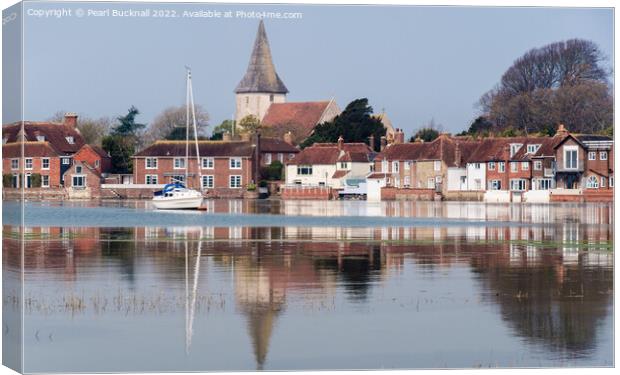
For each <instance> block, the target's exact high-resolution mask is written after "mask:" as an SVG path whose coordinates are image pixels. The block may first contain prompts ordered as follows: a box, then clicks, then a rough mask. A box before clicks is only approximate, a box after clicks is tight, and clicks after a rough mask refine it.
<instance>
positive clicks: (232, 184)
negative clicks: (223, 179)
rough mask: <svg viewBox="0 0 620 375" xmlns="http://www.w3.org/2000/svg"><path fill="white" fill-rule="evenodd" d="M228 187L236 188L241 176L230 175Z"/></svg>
mask: <svg viewBox="0 0 620 375" xmlns="http://www.w3.org/2000/svg"><path fill="white" fill-rule="evenodd" d="M230 187H231V188H233V189H238V188H240V187H241V176H230Z"/></svg>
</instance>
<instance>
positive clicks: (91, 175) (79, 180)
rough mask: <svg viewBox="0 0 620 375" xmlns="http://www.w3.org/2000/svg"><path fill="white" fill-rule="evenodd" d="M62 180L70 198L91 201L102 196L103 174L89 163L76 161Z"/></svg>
mask: <svg viewBox="0 0 620 375" xmlns="http://www.w3.org/2000/svg"><path fill="white" fill-rule="evenodd" d="M62 178H63V180H64V187H65V188H66V190H67V192H68V194H69V198H85V199H90V198H92V197H98V196H99V195H100V190H101V181H102V177H101V173H99V171H98V170H97V169H96V168H95V167H93V166H91V165H90V164H89V163H87V162H83V161H80V160H74V162H73V164H72V165H71V167H70V168H69V169H68V170H67V171H66V172H65V173H64V174H63V177H62Z"/></svg>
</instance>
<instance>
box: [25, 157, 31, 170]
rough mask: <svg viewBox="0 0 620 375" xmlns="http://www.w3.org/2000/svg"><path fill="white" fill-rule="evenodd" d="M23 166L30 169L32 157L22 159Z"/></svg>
mask: <svg viewBox="0 0 620 375" xmlns="http://www.w3.org/2000/svg"><path fill="white" fill-rule="evenodd" d="M24 168H26V169H32V158H26V159H24Z"/></svg>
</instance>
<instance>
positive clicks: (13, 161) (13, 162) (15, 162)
mask: <svg viewBox="0 0 620 375" xmlns="http://www.w3.org/2000/svg"><path fill="white" fill-rule="evenodd" d="M11 169H19V159H11Z"/></svg>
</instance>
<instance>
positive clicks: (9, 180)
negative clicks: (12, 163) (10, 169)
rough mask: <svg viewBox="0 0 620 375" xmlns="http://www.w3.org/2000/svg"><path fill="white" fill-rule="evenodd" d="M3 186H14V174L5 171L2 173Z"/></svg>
mask: <svg viewBox="0 0 620 375" xmlns="http://www.w3.org/2000/svg"><path fill="white" fill-rule="evenodd" d="M2 186H3V187H5V188H10V187H13V175H12V174H10V173H5V174H3V175H2Z"/></svg>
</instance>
